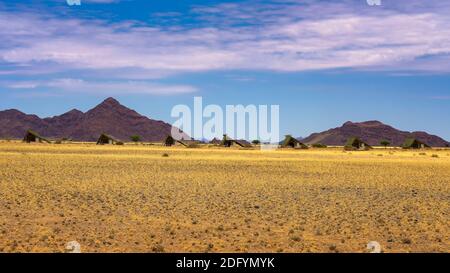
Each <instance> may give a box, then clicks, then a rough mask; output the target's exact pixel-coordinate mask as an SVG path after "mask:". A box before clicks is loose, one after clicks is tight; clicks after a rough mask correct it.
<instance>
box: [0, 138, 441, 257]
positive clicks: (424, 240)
mask: <svg viewBox="0 0 450 273" xmlns="http://www.w3.org/2000/svg"><path fill="white" fill-rule="evenodd" d="M449 200H450V150H448V149H440V150H439V149H427V150H423V151H412V150H410V151H405V150H402V149H384V148H377V149H373V150H369V151H361V152H359V151H358V152H354V151H350V152H349V151H343V149H341V148H327V149H308V150H294V149H279V150H276V151H260V150H258V149H238V148H228V149H226V148H221V147H209V146H207V145H204V146H202V147H200V148H192V149H189V148H183V147H163V146H158V145H142V144H139V145H130V144H129V145H124V146H96V145H93V144H88V143H84V144H83V143H80V144H60V145H56V144H25V143H21V142H13V141H11V142H6V141H3V142H0V252H64V251H67V250H66V244H67V243H68V242H70V241H77V242H79V244H80V246H81V251H82V252H367V251H368V250H367V243H368V242H370V241H376V242H379V244H380V245H381V248H382V251H383V252H448V250H449V249H450V241H449V234H450V227H449V212H450V210H449V209H450V206H449Z"/></svg>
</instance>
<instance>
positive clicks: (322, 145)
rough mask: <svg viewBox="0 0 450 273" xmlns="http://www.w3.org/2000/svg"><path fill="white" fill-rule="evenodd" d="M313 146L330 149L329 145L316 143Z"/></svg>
mask: <svg viewBox="0 0 450 273" xmlns="http://www.w3.org/2000/svg"><path fill="white" fill-rule="evenodd" d="M312 146H313V148H326V147H328V146H327V145H325V144H322V143H315V144H313V145H312Z"/></svg>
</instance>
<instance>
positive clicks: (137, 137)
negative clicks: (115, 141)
mask: <svg viewBox="0 0 450 273" xmlns="http://www.w3.org/2000/svg"><path fill="white" fill-rule="evenodd" d="M130 139H131V141H133V142H139V141H141V137H140V136H138V135H133V136H131V137H130Z"/></svg>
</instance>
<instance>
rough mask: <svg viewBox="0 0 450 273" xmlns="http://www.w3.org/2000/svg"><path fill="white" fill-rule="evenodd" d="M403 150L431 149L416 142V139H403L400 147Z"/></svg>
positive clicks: (424, 144)
mask: <svg viewBox="0 0 450 273" xmlns="http://www.w3.org/2000/svg"><path fill="white" fill-rule="evenodd" d="M402 147H403V149H425V148H431V147H430V146H429V145H427V144H426V143H424V142H422V141H420V140H417V139H416V138H413V137H411V138H407V139H405V142H404V143H403V145H402Z"/></svg>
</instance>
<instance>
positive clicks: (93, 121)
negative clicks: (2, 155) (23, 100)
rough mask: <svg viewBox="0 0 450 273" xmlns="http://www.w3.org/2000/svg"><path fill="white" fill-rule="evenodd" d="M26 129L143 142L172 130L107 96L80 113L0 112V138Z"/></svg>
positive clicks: (158, 138)
mask: <svg viewBox="0 0 450 273" xmlns="http://www.w3.org/2000/svg"><path fill="white" fill-rule="evenodd" d="M28 129H32V130H34V131H37V132H39V133H40V134H41V135H42V136H45V137H49V138H70V139H73V140H77V141H95V140H97V138H98V136H99V135H100V134H101V133H107V134H110V135H113V136H114V137H116V138H118V139H120V140H123V141H128V140H129V139H130V136H131V135H139V136H140V137H141V139H142V140H143V141H161V140H163V139H164V138H165V137H166V136H167V135H169V134H170V133H171V130H172V126H171V125H170V124H168V123H165V122H164V121H160V120H153V119H150V118H148V117H146V116H143V115H140V114H139V113H137V112H136V111H135V110H132V109H130V108H127V107H125V106H123V105H122V104H120V102H119V101H117V100H116V99H114V98H112V97H109V98H107V99H105V100H104V101H103V102H101V103H100V104H98V105H96V106H95V107H94V108H92V109H90V110H88V111H86V112H82V111H80V110H78V109H72V110H70V111H68V112H66V113H63V114H61V115H57V116H53V117H47V118H39V117H38V116H37V115H34V114H25V113H23V112H21V111H19V110H17V109H8V110H4V111H0V137H1V138H19V139H20V138H22V137H23V136H24V134H25V132H26V131H27V130H28Z"/></svg>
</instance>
